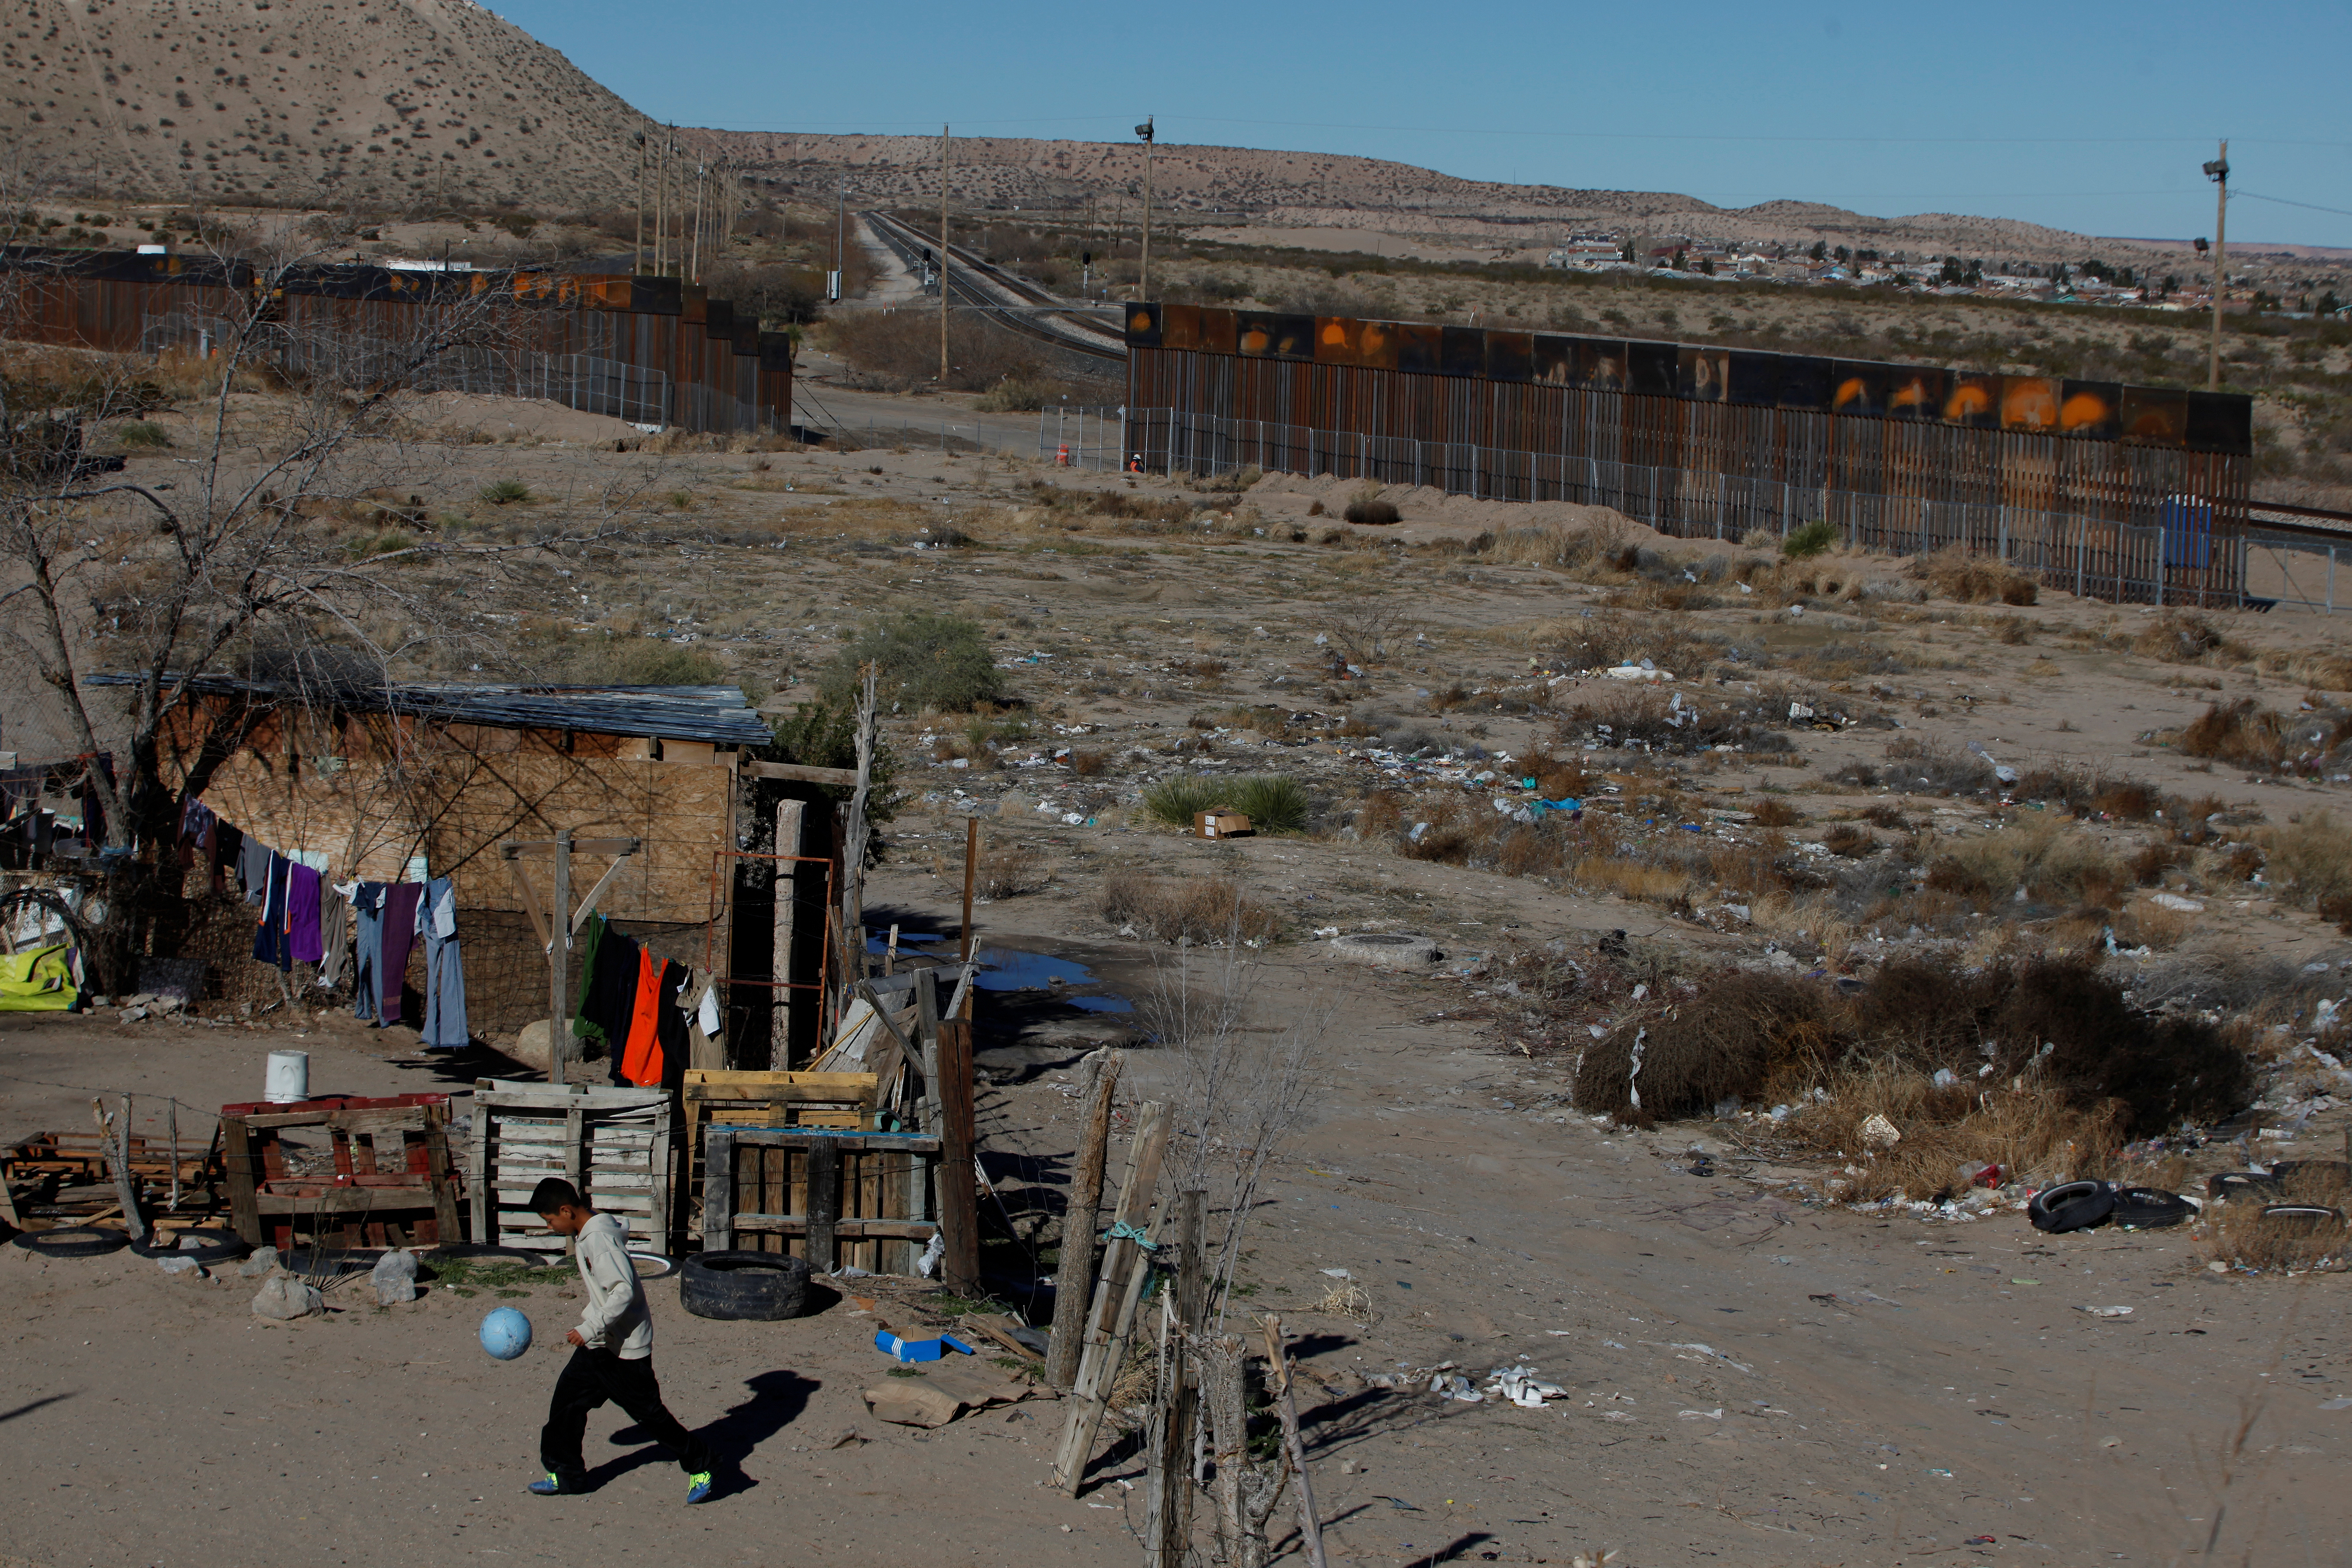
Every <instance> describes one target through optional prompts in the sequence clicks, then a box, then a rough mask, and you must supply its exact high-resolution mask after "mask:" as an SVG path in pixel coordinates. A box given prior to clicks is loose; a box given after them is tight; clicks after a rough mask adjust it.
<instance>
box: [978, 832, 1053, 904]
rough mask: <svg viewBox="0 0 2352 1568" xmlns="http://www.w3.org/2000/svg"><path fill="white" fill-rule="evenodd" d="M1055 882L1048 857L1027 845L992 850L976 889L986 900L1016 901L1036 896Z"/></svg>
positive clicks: (982, 865) (980, 870)
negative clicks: (1035, 894)
mask: <svg viewBox="0 0 2352 1568" xmlns="http://www.w3.org/2000/svg"><path fill="white" fill-rule="evenodd" d="M1053 879H1054V874H1053V872H1052V870H1051V869H1050V868H1047V866H1046V864H1045V857H1043V856H1041V855H1039V854H1038V853H1037V852H1036V851H1035V850H1034V849H1032V848H1030V847H1028V846H1027V845H1025V844H999V845H993V846H992V847H990V848H989V849H988V851H987V853H985V854H983V855H982V856H981V858H980V865H979V866H978V868H976V870H975V873H974V877H973V882H972V886H973V889H974V891H975V892H977V893H978V895H979V896H980V897H982V898H983V899H989V900H997V899H1010V898H1016V897H1018V896H1019V895H1021V894H1023V893H1034V892H1035V891H1036V890H1037V889H1040V888H1043V887H1044V886H1045V884H1046V883H1048V882H1050V881H1052V880H1053Z"/></svg>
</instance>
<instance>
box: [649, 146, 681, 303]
mask: <svg viewBox="0 0 2352 1568" xmlns="http://www.w3.org/2000/svg"><path fill="white" fill-rule="evenodd" d="M675 131H676V127H674V126H665V127H664V128H663V130H662V144H661V162H660V163H659V164H657V165H656V168H655V171H654V273H655V275H656V277H667V276H668V273H669V151H670V148H671V147H672V146H673V145H674V144H675V143H676V142H677V136H676V135H675V134H674V132H675Z"/></svg>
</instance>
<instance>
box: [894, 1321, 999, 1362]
mask: <svg viewBox="0 0 2352 1568" xmlns="http://www.w3.org/2000/svg"><path fill="white" fill-rule="evenodd" d="M874 1348H875V1349H876V1350H877V1351H880V1352H882V1353H883V1354H884V1355H887V1356H890V1357H893V1358H895V1359H896V1360H898V1361H902V1362H915V1361H939V1360H940V1359H941V1358H943V1357H944V1356H945V1355H946V1354H947V1352H950V1351H954V1352H957V1353H958V1354H960V1355H978V1354H979V1353H980V1352H978V1351H975V1350H973V1349H972V1348H971V1346H970V1345H968V1344H966V1343H964V1342H962V1341H961V1340H960V1339H957V1338H956V1337H955V1336H954V1335H953V1334H941V1335H940V1337H939V1338H938V1339H935V1340H902V1339H900V1338H899V1337H898V1335H896V1334H894V1333H892V1332H891V1331H889V1330H887V1329H877V1330H876V1331H874Z"/></svg>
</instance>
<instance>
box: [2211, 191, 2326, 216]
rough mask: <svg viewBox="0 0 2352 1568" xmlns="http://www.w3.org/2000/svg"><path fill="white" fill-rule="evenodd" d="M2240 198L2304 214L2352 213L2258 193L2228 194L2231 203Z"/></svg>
mask: <svg viewBox="0 0 2352 1568" xmlns="http://www.w3.org/2000/svg"><path fill="white" fill-rule="evenodd" d="M2241 196H2252V197H2253V198H2254V200H2256V201H2258V202H2276V203H2277V204H2278V205H2281V206H2283V207H2301V208H2303V209H2304V211H2305V212H2315V213H2334V214H2335V215H2336V216H2337V217H2352V212H2347V211H2345V210H2344V209H2343V208H2342V207H2324V206H2321V205H2319V204H2318V203H2316V202H2291V201H2289V200H2287V199H2286V198H2285V197H2284V196H2266V195H2263V194H2262V193H2261V192H2260V191H2231V193H2230V198H2231V200H2232V201H2235V200H2237V199H2238V198H2239V197H2241Z"/></svg>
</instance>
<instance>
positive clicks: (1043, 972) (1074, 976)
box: [900, 937, 1135, 1013]
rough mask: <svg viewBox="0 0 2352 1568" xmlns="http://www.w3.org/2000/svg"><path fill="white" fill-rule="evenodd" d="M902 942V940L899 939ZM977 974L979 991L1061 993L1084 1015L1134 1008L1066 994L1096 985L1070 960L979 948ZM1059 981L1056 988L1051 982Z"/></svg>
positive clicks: (1121, 1000) (1122, 1000)
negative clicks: (1084, 1013) (1049, 989)
mask: <svg viewBox="0 0 2352 1568" xmlns="http://www.w3.org/2000/svg"><path fill="white" fill-rule="evenodd" d="M900 940H901V941H904V940H905V939H904V938H903V937H902V938H901V939H900ZM978 957H979V960H980V973H979V974H978V975H977V976H976V977H975V978H974V980H973V982H972V983H973V984H976V985H978V986H979V987H980V988H981V989H982V991H1043V990H1046V989H1048V988H1049V987H1051V988H1053V989H1055V990H1057V991H1060V992H1062V993H1064V994H1063V995H1062V997H1061V1000H1062V1001H1064V1002H1066V1003H1067V1004H1068V1005H1070V1006H1073V1007H1076V1008H1077V1009H1079V1010H1080V1011H1081V1012H1087V1013H1132V1012H1134V1011H1135V1004H1134V1003H1132V1002H1129V1000H1128V999H1127V998H1126V997H1124V996H1073V995H1069V994H1067V993H1068V992H1071V991H1075V990H1077V989H1079V988H1081V987H1085V986H1090V985H1095V984H1099V982H1098V981H1097V980H1096V979H1095V972H1094V971H1093V970H1091V969H1089V968H1087V966H1086V965H1085V964H1083V963H1077V962H1076V960H1074V959H1067V958H1056V957H1055V956H1054V955H1053V954H1052V953H1050V952H1023V951H1021V950H1020V949H1019V948H1013V947H983V948H982V949H981V950H980V952H979V954H978ZM1057 980H1058V981H1060V982H1061V984H1060V985H1058V986H1055V985H1054V982H1055V981H1057Z"/></svg>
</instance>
